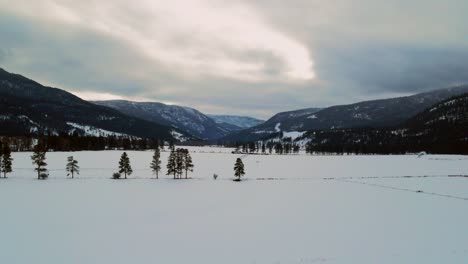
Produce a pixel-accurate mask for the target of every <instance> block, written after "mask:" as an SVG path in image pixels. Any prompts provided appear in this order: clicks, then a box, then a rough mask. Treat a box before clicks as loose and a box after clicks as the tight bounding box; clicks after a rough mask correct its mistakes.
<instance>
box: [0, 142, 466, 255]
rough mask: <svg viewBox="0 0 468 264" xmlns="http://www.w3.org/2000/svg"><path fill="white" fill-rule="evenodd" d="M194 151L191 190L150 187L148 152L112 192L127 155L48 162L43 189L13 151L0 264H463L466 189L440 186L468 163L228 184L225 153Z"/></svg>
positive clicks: (262, 174) (256, 170)
mask: <svg viewBox="0 0 468 264" xmlns="http://www.w3.org/2000/svg"><path fill="white" fill-rule="evenodd" d="M189 149H190V150H191V152H192V157H193V161H194V164H195V171H194V173H193V174H191V175H190V176H191V177H192V179H189V180H172V179H171V178H170V177H168V176H164V175H162V176H161V175H160V179H159V180H156V179H154V176H153V175H152V174H151V172H150V170H149V164H150V162H151V157H152V154H153V153H152V152H151V151H142V152H134V151H130V152H127V153H128V154H129V157H130V160H131V162H132V166H133V170H134V174H133V175H131V176H130V179H128V180H111V179H110V177H111V175H112V172H114V171H116V170H117V163H118V160H119V157H120V155H121V154H122V151H101V152H99V151H98V152H89V151H83V152H75V153H64V152H53V153H47V163H48V168H49V170H50V177H49V179H48V180H45V181H39V180H36V179H35V174H34V171H33V170H32V165H31V160H30V155H31V153H13V158H14V173H12V174H11V175H10V176H9V178H8V179H0V201H1V202H0V212H1V217H0V221H1V224H0V263H9V264H10V263H35V264H42V263H44V264H59V263H60V264H61V263H72V264H74V263H117V264H120V263H125V264H128V263H165V264H166V263H203V264H206V263H208V264H211V263H216V264H219V263H223V264H231V263H232V264H238V263H247V264H251V263H258V264H264V263H265V264H267V263H268V264H275V263H346V264H348V263H359V264H367V263H368V264H374V263H379V264H382V263H383V264H387V263H388V264H394V263H399V264H401V263H411V264H414V263H425V264H431V263H434V264H435V263H437V264H439V263H467V260H468V229H467V228H466V223H468V200H466V198H468V178H466V177H449V175H452V176H455V175H468V156H456V155H425V156H423V157H421V158H417V156H416V155H406V156H308V155H305V154H301V155H290V156H278V155H249V156H246V157H243V162H244V164H245V170H246V177H245V181H243V182H240V183H235V182H233V181H231V179H232V174H233V171H232V167H233V164H234V162H235V160H236V158H237V157H240V155H234V154H231V153H230V152H231V151H232V149H223V148H216V147H197V148H193V147H189ZM68 156H74V158H75V159H77V160H78V161H79V165H80V166H81V174H80V175H79V176H77V177H76V178H75V179H74V180H72V179H67V178H66V172H65V170H64V168H65V164H66V159H67V157H68ZM161 156H162V161H163V163H162V167H163V168H165V165H166V160H167V157H168V152H162V153H161ZM214 173H216V174H218V175H219V178H218V180H216V181H215V180H213V178H212V176H213V174H214ZM406 176H427V177H406ZM418 190H419V191H422V192H417V191H418ZM444 195H445V196H444Z"/></svg>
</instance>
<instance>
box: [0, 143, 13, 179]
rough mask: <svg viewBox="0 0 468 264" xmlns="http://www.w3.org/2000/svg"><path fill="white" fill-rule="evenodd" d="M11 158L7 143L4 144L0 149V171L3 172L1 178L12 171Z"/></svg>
mask: <svg viewBox="0 0 468 264" xmlns="http://www.w3.org/2000/svg"><path fill="white" fill-rule="evenodd" d="M12 162H13V158H12V157H11V149H10V146H9V144H5V145H4V146H3V148H2V151H1V156H0V172H3V178H6V175H7V173H10V172H12V171H13V169H12V165H13V164H12Z"/></svg>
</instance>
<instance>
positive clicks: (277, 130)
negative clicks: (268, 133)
mask: <svg viewBox="0 0 468 264" xmlns="http://www.w3.org/2000/svg"><path fill="white" fill-rule="evenodd" d="M280 126H281V123H276V125H275V131H276V132H280V131H281V128H280Z"/></svg>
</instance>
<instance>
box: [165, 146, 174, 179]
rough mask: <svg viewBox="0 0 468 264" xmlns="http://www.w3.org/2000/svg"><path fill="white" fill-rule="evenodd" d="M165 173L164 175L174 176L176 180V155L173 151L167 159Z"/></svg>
mask: <svg viewBox="0 0 468 264" xmlns="http://www.w3.org/2000/svg"><path fill="white" fill-rule="evenodd" d="M166 168H167V173H166V175H174V179H175V178H176V173H177V170H176V153H175V151H173V150H171V153H170V154H169V157H168V158H167V165H166Z"/></svg>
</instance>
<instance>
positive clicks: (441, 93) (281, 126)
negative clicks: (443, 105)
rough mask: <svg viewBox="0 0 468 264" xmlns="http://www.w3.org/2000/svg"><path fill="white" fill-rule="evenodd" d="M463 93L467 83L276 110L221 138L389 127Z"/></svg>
mask: <svg viewBox="0 0 468 264" xmlns="http://www.w3.org/2000/svg"><path fill="white" fill-rule="evenodd" d="M465 92H468V85H464V86H457V87H451V88H446V89H440V90H435V91H430V92H426V93H420V94H416V95H412V96H407V97H399V98H390V99H382V100H372V101H365V102H360V103H355V104H350V105H338V106H332V107H328V108H324V109H317V108H311V109H304V110H297V111H292V112H285V113H279V114H277V115H275V116H273V117H272V118H270V119H269V120H267V121H266V122H265V123H263V124H261V125H258V126H255V127H252V128H250V129H246V130H243V131H240V132H238V133H234V134H231V135H228V136H227V137H225V138H224V139H223V140H225V141H228V142H233V141H252V140H258V139H261V138H266V137H270V136H271V135H273V134H275V133H277V132H279V131H283V132H286V131H289V132H291V131H307V130H327V129H346V128H358V127H373V128H383V127H392V126H396V125H398V124H400V123H402V122H404V121H405V120H407V119H409V118H411V117H412V116H414V115H416V114H417V113H419V112H421V111H423V110H424V109H426V108H428V107H430V106H432V105H434V104H436V103H438V102H440V101H442V100H445V99H447V98H450V97H452V96H456V95H460V94H463V93H465Z"/></svg>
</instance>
